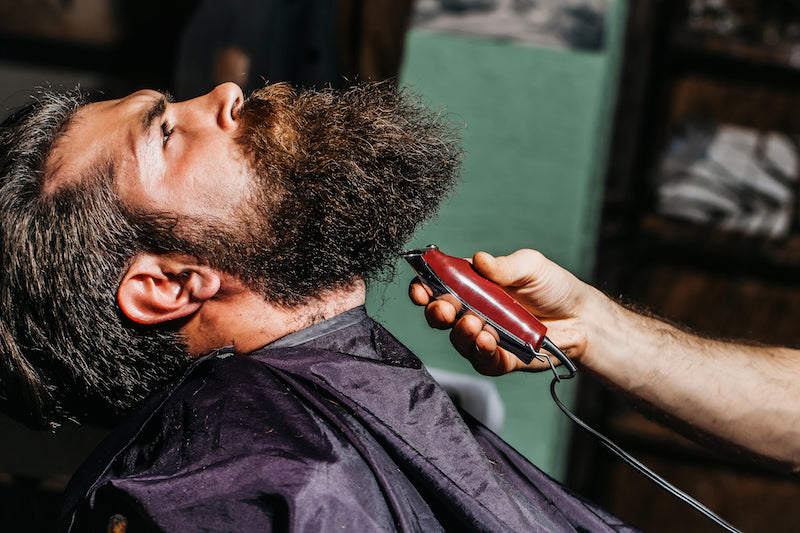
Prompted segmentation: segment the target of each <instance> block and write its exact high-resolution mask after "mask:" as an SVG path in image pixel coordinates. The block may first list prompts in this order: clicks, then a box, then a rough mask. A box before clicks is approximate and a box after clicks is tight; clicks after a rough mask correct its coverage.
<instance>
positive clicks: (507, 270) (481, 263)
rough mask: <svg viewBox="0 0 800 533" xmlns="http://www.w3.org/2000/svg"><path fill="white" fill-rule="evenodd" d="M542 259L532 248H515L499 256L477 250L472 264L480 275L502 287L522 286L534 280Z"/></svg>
mask: <svg viewBox="0 0 800 533" xmlns="http://www.w3.org/2000/svg"><path fill="white" fill-rule="evenodd" d="M543 259H544V258H543V257H542V256H541V254H540V253H538V252H535V251H534V250H517V251H516V252H514V253H512V254H511V255H507V256H499V257H494V256H492V255H491V254H488V253H486V252H478V253H476V254H475V255H474V256H473V258H472V264H473V266H474V267H475V268H476V269H477V270H478V272H480V273H481V275H483V276H484V277H486V278H488V279H490V280H492V281H494V282H495V283H497V284H498V285H500V286H502V287H523V286H525V285H528V284H530V283H532V282H533V281H534V280H535V278H536V275H537V274H538V273H539V272H540V270H541V265H540V263H541V261H542V260H543Z"/></svg>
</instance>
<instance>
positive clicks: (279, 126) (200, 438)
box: [0, 83, 626, 531]
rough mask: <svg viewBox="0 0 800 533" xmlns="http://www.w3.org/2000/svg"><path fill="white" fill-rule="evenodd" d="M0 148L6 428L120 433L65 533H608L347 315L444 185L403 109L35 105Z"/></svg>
mask: <svg viewBox="0 0 800 533" xmlns="http://www.w3.org/2000/svg"><path fill="white" fill-rule="evenodd" d="M0 147H1V148H0V180H1V181H0V206H2V209H0V213H2V214H0V242H2V244H1V245H0V246H2V261H3V264H2V268H0V299H2V306H3V314H2V317H0V342H1V343H2V345H1V347H2V359H1V360H2V375H0V378H1V379H2V381H1V382H0V384H1V385H2V398H3V400H4V404H5V407H6V410H7V411H10V412H12V414H14V415H16V416H17V418H21V419H24V420H27V421H28V422H29V423H30V424H35V425H39V426H53V425H56V424H59V423H63V422H64V421H67V420H74V421H78V422H90V423H95V424H98V423H99V424H110V423H117V422H119V421H120V420H121V422H119V424H118V425H117V427H116V428H115V430H114V431H113V432H112V433H111V434H110V436H109V438H108V439H107V440H106V441H105V442H104V443H103V444H101V446H100V447H99V448H98V450H96V452H95V453H94V454H93V455H92V456H91V457H90V458H89V459H88V461H87V462H86V464H85V465H84V466H83V467H82V468H81V470H79V472H78V473H77V474H76V475H75V477H74V478H73V480H72V482H71V484H70V486H69V488H68V490H67V495H66V505H65V510H64V514H63V528H64V530H68V531H100V530H105V529H106V528H112V527H125V528H129V529H128V530H129V531H201V530H202V531H250V530H253V531H269V530H273V529H276V530H288V529H291V530H299V531H330V530H341V529H343V528H344V529H349V530H352V531H387V530H402V531H436V530H442V529H444V530H450V529H453V530H455V529H457V530H465V529H468V530H487V531H489V530H490V531H503V530H518V531H575V530H590V531H611V530H617V531H619V530H624V529H626V526H624V525H621V524H619V523H618V522H617V521H616V520H615V519H613V518H611V517H609V516H607V515H606V514H604V513H602V512H601V511H599V510H598V509H596V508H595V507H593V506H591V505H589V504H586V503H584V502H582V501H580V500H579V499H577V498H576V497H574V496H572V495H571V494H569V493H568V492H567V491H565V490H564V489H563V488H562V487H560V486H559V485H557V484H556V483H554V482H553V481H552V480H550V479H549V478H547V477H546V476H544V475H543V474H542V473H541V472H539V471H538V470H536V469H535V468H534V467H533V466H532V465H530V464H529V463H528V462H527V461H525V459H524V458H522V457H521V456H520V455H519V454H518V453H517V452H515V451H514V450H513V449H511V448H510V447H509V446H508V445H506V444H505V443H504V442H503V441H501V440H500V439H499V438H498V437H496V436H495V435H493V434H491V432H489V431H488V430H486V429H485V428H484V427H483V426H481V425H480V424H479V423H477V422H476V421H474V420H472V419H471V418H469V417H468V416H466V415H464V417H462V414H460V413H459V411H458V410H457V409H456V408H455V407H454V406H453V405H452V403H451V402H450V401H449V399H448V398H447V396H446V395H445V394H444V392H443V391H442V390H441V389H440V388H439V387H438V386H437V385H436V383H435V382H434V381H433V380H432V379H431V378H430V376H429V375H428V374H427V372H426V371H425V369H424V368H423V366H422V364H421V363H420V361H419V360H418V359H417V358H416V357H415V356H414V355H413V354H411V353H410V352H409V351H408V350H407V349H406V348H404V347H403V346H402V345H401V344H400V343H399V342H398V341H397V340H395V339H394V338H393V337H392V336H391V335H390V334H389V333H388V332H387V331H386V330H385V329H384V328H382V327H381V326H380V325H378V324H376V323H375V322H373V321H372V320H371V319H370V318H369V317H368V316H367V315H366V313H365V311H364V309H363V303H364V295H365V284H366V283H367V282H370V281H371V280H375V279H377V278H378V277H379V276H380V275H381V273H383V272H385V270H386V269H387V266H388V265H391V264H392V263H393V261H394V258H395V257H396V254H397V253H398V252H399V251H400V249H401V248H402V246H403V244H404V243H405V242H406V241H407V240H408V239H409V237H410V236H411V234H412V232H413V231H414V230H415V229H416V228H417V227H418V226H419V225H420V224H421V223H423V222H424V221H425V220H426V219H428V218H429V217H430V216H431V215H432V214H433V213H434V212H435V210H436V209H437V206H438V204H439V202H440V201H441V199H442V198H443V197H444V196H445V195H446V193H447V192H448V191H449V190H450V188H451V187H452V184H453V182H454V180H455V178H456V176H457V172H458V168H459V157H460V149H459V147H458V142H457V140H456V138H455V136H454V135H453V133H452V131H451V128H450V127H449V126H448V124H447V123H446V122H445V121H444V120H443V119H442V117H441V116H439V115H438V114H436V113H433V112H431V111H430V110H428V109H426V108H425V107H424V106H422V105H420V103H419V102H418V101H417V100H415V99H413V98H411V97H409V96H408V95H407V94H405V93H404V92H403V91H400V90H397V89H396V88H395V87H394V86H393V85H391V84H385V83H384V84H367V85H360V86H357V87H353V88H351V89H347V90H345V91H341V92H336V91H331V90H328V91H299V92H298V91H295V90H293V89H291V88H290V87H289V86H287V85H273V86H267V87H266V88H264V89H263V90H261V91H259V92H258V93H257V94H255V95H253V96H252V97H251V98H249V99H247V100H245V98H244V96H243V95H242V92H241V90H240V89H239V88H238V87H237V86H236V85H233V84H225V85H221V86H219V87H217V88H216V89H215V90H214V91H212V92H211V93H209V94H207V95H205V96H203V97H200V98H196V99H194V100H189V101H186V102H179V103H176V102H172V101H171V100H170V98H168V97H167V96H165V95H164V94H162V93H159V92H155V91H139V92H136V93H134V94H132V95H130V96H128V97H126V98H122V99H120V100H112V101H104V102H95V103H87V102H86V101H84V99H83V97H82V96H81V95H80V94H78V93H70V94H66V95H59V94H53V93H42V94H39V95H38V97H37V98H36V100H35V102H34V103H33V104H32V105H30V106H28V107H27V108H25V109H23V110H20V111H19V112H17V113H15V114H13V115H12V116H11V117H10V118H9V119H8V120H7V121H6V122H5V123H4V124H3V126H2V133H1V134H0Z"/></svg>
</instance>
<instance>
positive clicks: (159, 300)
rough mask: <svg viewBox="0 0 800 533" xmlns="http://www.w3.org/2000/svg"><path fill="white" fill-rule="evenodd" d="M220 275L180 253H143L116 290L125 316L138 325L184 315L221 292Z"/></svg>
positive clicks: (157, 322) (134, 260)
mask: <svg viewBox="0 0 800 533" xmlns="http://www.w3.org/2000/svg"><path fill="white" fill-rule="evenodd" d="M219 287H220V274H219V272H217V271H216V270H214V269H212V268H209V267H207V266H204V265H199V264H197V262H195V261H193V260H192V259H191V258H190V257H188V256H184V255H177V254H163V255H158V254H150V253H145V254H140V255H137V256H136V257H135V258H134V259H133V262H132V263H131V265H130V267H129V268H128V271H127V272H126V273H125V276H124V277H123V278H122V282H121V283H120V285H119V289H118V291H117V302H118V303H119V307H120V309H122V312H123V313H125V316H127V317H128V318H130V319H131V320H133V321H134V322H138V323H139V324H159V323H162V322H167V321H169V320H175V319H177V318H184V317H186V316H189V315H191V314H192V313H194V312H195V311H197V310H198V309H200V308H201V307H202V306H203V304H204V303H205V301H206V300H208V299H209V298H211V297H213V296H214V295H215V294H217V292H218V291H219Z"/></svg>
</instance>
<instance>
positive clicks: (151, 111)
mask: <svg viewBox="0 0 800 533" xmlns="http://www.w3.org/2000/svg"><path fill="white" fill-rule="evenodd" d="M159 92H161V91H159ZM172 101H173V98H172V95H171V94H170V93H168V92H161V96H160V97H159V98H157V99H156V100H154V101H153V105H151V106H150V107H148V108H146V109H145V111H144V113H143V114H142V131H143V132H145V133H147V132H148V131H150V128H152V127H153V123H154V122H155V121H156V120H157V119H160V118H161V117H163V116H164V113H165V112H166V110H167V104H168V103H171V102H172Z"/></svg>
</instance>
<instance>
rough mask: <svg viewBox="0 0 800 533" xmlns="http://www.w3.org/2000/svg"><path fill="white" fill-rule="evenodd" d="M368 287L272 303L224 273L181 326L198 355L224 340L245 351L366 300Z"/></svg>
mask: <svg viewBox="0 0 800 533" xmlns="http://www.w3.org/2000/svg"><path fill="white" fill-rule="evenodd" d="M365 298H366V287H365V285H364V282H363V281H361V280H357V281H356V282H354V283H353V284H352V285H351V286H349V287H346V288H343V289H338V290H333V291H329V292H326V293H324V294H323V295H322V296H321V297H319V298H316V299H313V300H310V301H309V302H308V303H306V304H303V305H300V306H297V307H282V306H276V305H274V304H272V303H270V302H267V301H266V300H265V299H264V297H263V296H261V295H259V294H258V293H255V292H253V291H252V290H250V289H249V288H247V287H246V286H245V285H244V284H243V283H241V282H240V281H238V280H236V279H233V278H228V279H225V280H224V281H223V283H222V285H221V287H220V291H219V292H218V293H217V295H216V296H215V297H214V298H211V299H209V300H207V301H206V302H204V303H203V305H202V307H201V308H200V309H199V310H198V311H197V312H196V313H194V314H193V315H191V317H189V318H188V319H187V320H186V322H185V323H184V325H183V326H182V327H181V328H180V332H181V334H182V335H183V336H184V338H185V339H186V341H187V345H188V350H189V353H190V355H192V356H199V355H204V354H207V353H209V352H210V351H212V350H214V349H217V348H221V347H223V346H233V348H234V350H235V351H236V352H237V353H249V352H252V351H254V350H257V349H258V348H261V347H262V346H265V345H267V344H269V343H271V342H273V341H275V340H277V339H280V338H281V337H283V336H285V335H288V334H289V333H293V332H295V331H299V330H301V329H303V328H305V327H308V326H310V325H312V324H315V323H317V322H321V321H323V320H327V319H329V318H331V317H333V316H336V315H338V314H340V313H343V312H345V311H347V310H348V309H352V308H354V307H357V306H359V305H363V304H364V300H365Z"/></svg>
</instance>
